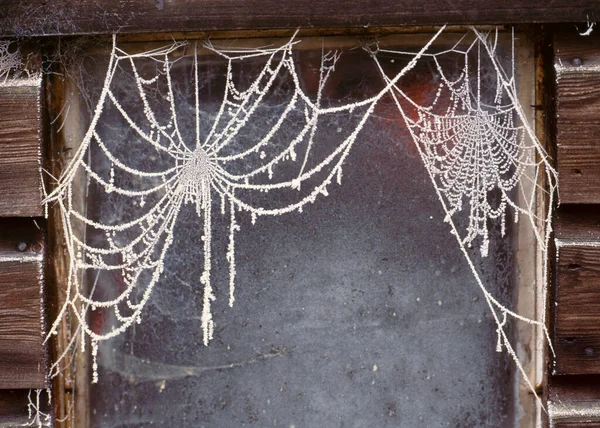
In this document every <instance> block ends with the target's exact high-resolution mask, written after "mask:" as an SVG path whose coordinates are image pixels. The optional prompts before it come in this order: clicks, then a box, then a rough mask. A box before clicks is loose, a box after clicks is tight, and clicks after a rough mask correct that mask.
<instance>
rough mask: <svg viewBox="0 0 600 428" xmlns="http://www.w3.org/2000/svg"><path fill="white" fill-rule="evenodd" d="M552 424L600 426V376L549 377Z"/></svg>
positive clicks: (555, 426)
mask: <svg viewBox="0 0 600 428" xmlns="http://www.w3.org/2000/svg"><path fill="white" fill-rule="evenodd" d="M547 410H548V419H549V426H550V428H576V427H585V428H592V427H594V428H600V376H554V377H551V378H550V379H549V381H548V403H547Z"/></svg>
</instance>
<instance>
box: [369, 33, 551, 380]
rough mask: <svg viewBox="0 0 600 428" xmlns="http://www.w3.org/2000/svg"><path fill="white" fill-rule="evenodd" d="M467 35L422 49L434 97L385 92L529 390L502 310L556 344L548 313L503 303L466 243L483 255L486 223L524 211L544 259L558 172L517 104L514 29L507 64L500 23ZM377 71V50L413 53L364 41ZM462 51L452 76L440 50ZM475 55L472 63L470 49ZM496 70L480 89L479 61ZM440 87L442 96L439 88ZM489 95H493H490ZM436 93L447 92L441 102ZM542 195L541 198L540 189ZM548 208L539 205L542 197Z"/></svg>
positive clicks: (454, 54)
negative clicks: (434, 79) (537, 314)
mask: <svg viewBox="0 0 600 428" xmlns="http://www.w3.org/2000/svg"><path fill="white" fill-rule="evenodd" d="M472 31H473V34H474V38H473V41H472V42H470V43H461V42H462V41H463V39H464V38H463V39H461V41H459V42H458V43H457V44H456V45H455V46H454V47H453V48H451V49H448V50H444V51H441V52H435V53H423V54H422V57H429V58H431V59H432V60H433V63H434V64H435V69H436V71H437V73H438V75H439V76H440V77H441V80H442V82H441V83H440V85H439V88H438V91H437V93H436V94H435V97H434V98H433V100H432V101H431V102H430V103H429V104H428V105H419V104H417V103H415V102H414V101H413V100H412V99H411V98H410V97H409V96H408V95H407V94H406V93H405V92H404V91H403V90H402V88H401V87H400V85H398V84H397V83H394V84H393V89H392V90H391V92H390V94H391V96H392V98H393V100H394V103H395V104H396V107H397V108H398V111H399V113H400V115H401V116H402V118H403V120H404V122H405V124H406V126H407V127H408V129H409V132H410V134H411V136H412V139H413V141H414V142H415V145H416V147H417V150H418V152H419V155H420V157H421V159H422V161H423V164H424V165H425V168H426V169H427V172H428V174H429V178H430V180H431V183H432V184H433V186H434V188H435V191H436V194H437V196H438V199H439V201H440V203H441V205H442V208H443V210H444V212H445V213H446V217H445V219H444V221H445V222H447V223H448V224H449V225H450V232H451V233H452V235H454V236H455V238H456V240H457V242H458V244H459V246H460V249H461V251H462V253H463V255H464V256H465V258H466V260H467V263H468V265H469V267H470V269H471V271H472V273H473V276H474V278H475V280H476V282H477V284H478V286H479V287H480V289H481V291H482V292H483V295H484V297H485V301H486V303H487V304H488V307H489V309H490V311H491V313H492V315H493V318H494V321H495V323H496V325H497V334H498V342H497V351H498V352H501V351H502V348H505V349H506V351H507V352H508V353H509V354H510V355H511V357H512V359H513V360H514V361H515V363H516V365H517V368H518V369H519V371H520V372H521V374H522V377H523V379H524V380H525V381H526V382H527V384H528V386H529V388H530V389H531V390H532V391H534V390H535V388H534V386H533V385H532V384H531V381H530V380H529V377H528V376H527V374H526V372H525V370H524V368H523V366H522V364H521V363H520V362H519V359H518V357H517V354H516V352H515V350H514V348H513V346H512V344H511V343H510V341H509V338H508V336H507V334H506V331H505V326H506V323H507V318H513V319H516V320H519V321H524V322H526V323H529V324H533V325H536V326H539V327H540V328H541V329H542V330H543V332H544V335H545V337H546V339H547V341H548V344H549V347H550V350H551V351H552V352H554V350H553V348H552V344H551V341H550V338H549V335H548V331H547V329H546V323H545V313H544V312H542V314H541V319H540V320H539V321H538V320H532V319H529V318H526V317H523V316H521V315H519V314H517V313H516V312H514V311H512V310H510V309H508V308H507V307H505V306H504V305H503V304H501V303H500V302H499V301H498V300H497V299H496V298H495V297H494V296H493V295H492V294H491V293H490V292H489V291H488V290H487V288H486V286H485V284H484V283H483V280H482V277H481V275H480V273H479V272H478V271H477V269H476V267H475V263H474V260H473V256H472V255H471V254H470V252H469V251H468V248H470V247H472V246H473V245H474V244H477V243H479V248H480V252H481V255H482V256H483V257H487V256H488V250H489V244H490V239H489V231H490V228H491V227H492V225H493V223H494V222H500V227H501V235H502V236H504V234H505V232H506V221H507V220H506V218H507V215H511V216H512V219H513V220H514V222H515V223H517V222H518V221H519V218H520V217H525V219H526V221H528V222H529V223H530V224H531V230H533V233H534V235H535V238H536V241H537V244H538V246H539V248H540V252H541V260H547V257H548V244H549V240H550V233H551V216H552V210H551V207H552V206H553V203H554V202H553V198H554V194H555V192H556V190H557V179H558V177H557V173H556V171H555V170H554V169H553V167H552V165H551V159H550V157H549V155H548V154H547V153H546V151H545V150H544V148H543V147H542V145H541V144H540V142H539V141H538V139H537V137H536V136H535V132H534V130H533V129H532V127H531V126H530V124H529V121H528V119H527V117H526V115H525V113H524V111H523V109H522V107H521V104H520V102H519V98H518V92H517V81H516V77H515V57H514V55H515V47H514V33H513V35H512V42H513V45H512V50H511V54H512V58H511V70H508V72H507V71H506V70H505V69H504V68H503V67H502V65H501V63H500V61H499V59H498V56H499V55H498V53H497V49H498V31H497V30H496V32H495V34H493V35H492V34H491V33H488V34H484V33H481V32H479V31H477V30H476V29H472ZM465 45H466V46H465ZM368 49H369V51H370V52H371V54H372V57H373V58H374V60H375V61H376V63H377V65H378V68H379V70H380V72H381V75H382V77H383V78H384V80H385V81H386V82H391V79H390V77H389V76H388V75H387V74H386V72H385V70H384V68H383V66H382V62H381V61H380V59H379V58H378V56H381V55H386V56H389V55H392V56H393V55H397V56H403V55H411V56H412V55H414V53H410V52H400V51H392V50H386V49H378V48H377V47H375V48H373V47H369V48H368ZM448 56H451V57H454V58H456V57H458V58H462V60H461V61H459V62H461V63H462V64H463V67H462V69H460V70H459V72H458V73H455V74H454V75H453V76H452V77H450V76H449V75H448V73H447V71H446V70H444V67H443V65H442V64H443V60H444V58H445V57H448ZM473 56H474V57H475V61H474V62H475V63H474V64H471V63H470V61H471V62H473V61H472V59H471V58H472V57H473ZM486 67H487V68H488V69H490V70H489V71H491V72H492V73H493V74H494V75H495V80H496V81H495V85H494V86H495V91H492V94H493V97H489V96H488V97H487V98H486V96H484V94H483V91H482V84H487V86H488V88H487V89H488V90H489V87H490V86H491V85H493V83H494V82H490V81H489V80H488V81H487V82H485V83H482V75H483V70H484V68H486ZM444 92H446V93H447V95H448V96H447V97H443V96H441V95H442V94H443V93H444ZM488 98H491V99H488ZM440 99H447V100H448V101H447V102H446V103H445V104H443V103H441V102H438V101H439V100H440ZM540 195H541V196H542V200H543V202H542V204H540V203H539V201H538V199H537V198H538V197H540ZM544 204H545V206H546V208H545V209H544V208H540V205H544ZM463 210H466V211H468V223H467V225H466V226H465V227H463V229H464V230H461V226H460V225H459V222H460V220H457V213H459V212H461V211H463ZM547 280H548V272H547V267H546V265H545V264H544V266H543V271H542V278H541V281H542V284H543V285H542V300H543V305H544V306H543V307H546V298H547V289H546V284H547Z"/></svg>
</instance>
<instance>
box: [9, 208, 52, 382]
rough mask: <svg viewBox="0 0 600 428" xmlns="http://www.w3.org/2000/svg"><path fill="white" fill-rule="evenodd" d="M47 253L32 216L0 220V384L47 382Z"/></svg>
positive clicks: (40, 233) (42, 237)
mask: <svg viewBox="0 0 600 428" xmlns="http://www.w3.org/2000/svg"><path fill="white" fill-rule="evenodd" d="M43 252H44V236H43V233H42V231H41V230H40V229H38V228H37V227H36V225H35V223H34V221H33V220H31V219H2V220H0V389H20V388H43V387H45V385H46V354H45V349H44V346H43V338H42V281H43V276H42V267H43V266H42V265H43Z"/></svg>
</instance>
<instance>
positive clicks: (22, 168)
mask: <svg viewBox="0 0 600 428" xmlns="http://www.w3.org/2000/svg"><path fill="white" fill-rule="evenodd" d="M24 82H26V83H27V84H23V83H24ZM39 83H40V82H39V80H36V79H28V80H16V81H15V86H1V87H0V217H33V216H41V215H43V214H44V211H43V207H42V204H41V201H42V190H41V175H40V142H41V132H40V128H41V115H40V84H39Z"/></svg>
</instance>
